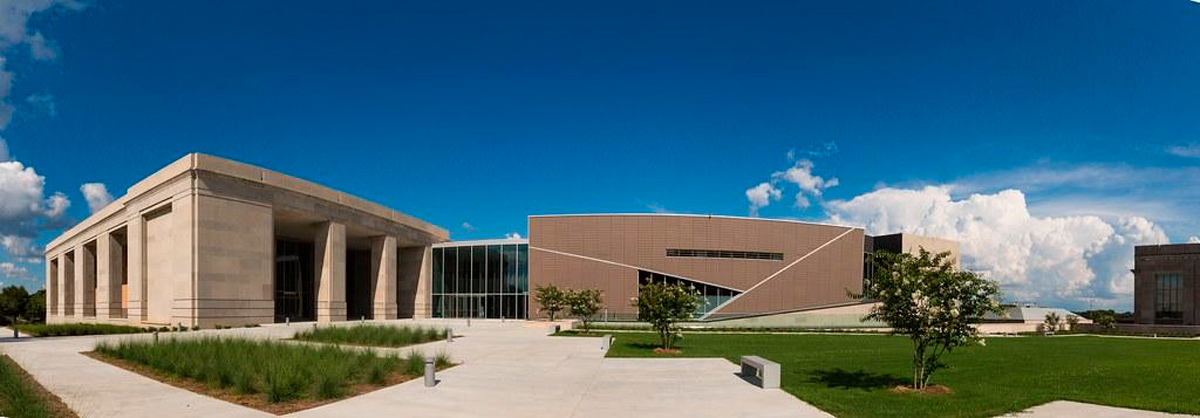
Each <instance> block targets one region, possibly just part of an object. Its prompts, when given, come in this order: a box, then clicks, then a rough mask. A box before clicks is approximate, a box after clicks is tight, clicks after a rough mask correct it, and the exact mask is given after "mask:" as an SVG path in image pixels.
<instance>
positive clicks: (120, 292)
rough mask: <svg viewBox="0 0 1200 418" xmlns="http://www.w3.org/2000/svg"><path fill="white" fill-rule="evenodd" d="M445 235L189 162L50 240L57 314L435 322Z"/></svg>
mask: <svg viewBox="0 0 1200 418" xmlns="http://www.w3.org/2000/svg"><path fill="white" fill-rule="evenodd" d="M448 238H449V234H448V232H447V231H446V230H444V229H442V228H439V227H436V226H434V225H431V224H429V223H427V222H424V221H422V220H420V219H416V218H413V217H411V216H408V215H405V214H403V213H400V212H397V211H395V210H392V209H388V208H386V207H383V206H381V205H379V204H376V203H373V202H369V201H366V200H363V199H360V198H357V197H355V196H351V195H349V194H346V193H343V192H339V191H337V190H332V189H329V188H327V187H323V186H320V185H317V184H315V183H311V182H308V181H304V180H301V179H297V178H294V177H291V176H287V175H284V174H281V173H277V172H274V171H271V170H266V169H262V168H258V167H254V166H251V165H247V164H242V163H239V162H235V161H230V160H226V159H222V158H217V157H213V156H209V155H204V154H189V155H186V156H184V157H183V158H180V159H179V160H177V161H175V162H173V163H171V164H170V165H168V166H166V167H165V168H163V169H161V170H159V171H158V172H156V173H154V174H153V175H151V176H150V177H148V178H146V179H144V180H142V181H140V182H138V183H137V184H134V185H133V186H132V187H130V188H129V189H128V191H127V192H126V194H125V195H124V196H122V197H120V198H118V199H117V200H116V201H114V202H113V203H112V204H110V205H108V206H107V207H105V208H103V209H101V210H99V211H97V212H96V213H95V214H93V215H92V216H90V217H88V218H87V219H85V220H83V222H80V223H79V224H78V225H76V226H74V227H72V228H71V229H69V230H67V231H66V232H64V233H63V234H62V235H61V236H59V237H57V238H55V239H54V240H53V241H51V242H50V243H49V244H47V246H46V252H45V256H46V264H45V265H46V289H47V299H48V300H47V304H46V308H47V316H46V317H47V320H48V322H52V323H61V322H99V323H114V324H129V325H178V324H183V325H185V326H201V327H205V328H208V327H212V326H215V325H235V326H236V325H244V324H258V323H269V322H285V321H320V322H328V321H343V320H346V319H348V318H350V319H359V318H369V319H391V318H398V317H399V318H405V317H427V316H429V314H430V309H429V298H430V290H429V289H428V286H429V282H430V271H431V269H430V264H431V252H432V251H431V245H432V244H434V243H438V242H443V241H446V240H448Z"/></svg>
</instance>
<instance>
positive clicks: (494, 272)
mask: <svg viewBox="0 0 1200 418" xmlns="http://www.w3.org/2000/svg"><path fill="white" fill-rule="evenodd" d="M528 248H529V245H528V244H524V243H521V244H491V245H462V246H445V247H437V248H434V249H433V292H432V296H433V298H432V301H433V309H432V314H433V316H434V317H435V318H465V317H471V318H525V317H526V315H527V312H526V307H525V303H527V300H528V298H527V295H528V290H527V289H528V284H527V283H528V281H527V278H526V277H525V275H526V272H527V271H528V267H527V266H526V263H527V262H528V261H527V260H526V254H528Z"/></svg>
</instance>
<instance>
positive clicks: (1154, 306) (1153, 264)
mask: <svg viewBox="0 0 1200 418" xmlns="http://www.w3.org/2000/svg"><path fill="white" fill-rule="evenodd" d="M1133 277H1134V290H1133V292H1134V302H1133V311H1134V312H1133V314H1134V318H1135V320H1136V321H1137V322H1138V323H1139V324H1183V325H1200V304H1198V303H1197V302H1198V301H1200V286H1197V280H1200V244H1171V245H1143V246H1138V247H1136V248H1134V269H1133Z"/></svg>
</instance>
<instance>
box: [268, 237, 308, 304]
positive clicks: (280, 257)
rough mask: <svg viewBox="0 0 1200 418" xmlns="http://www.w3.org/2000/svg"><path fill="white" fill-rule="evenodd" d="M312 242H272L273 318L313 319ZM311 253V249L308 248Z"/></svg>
mask: <svg viewBox="0 0 1200 418" xmlns="http://www.w3.org/2000/svg"><path fill="white" fill-rule="evenodd" d="M305 248H308V249H311V248H312V247H311V245H306V244H303V243H294V242H286V241H278V242H276V245H275V322H288V321H292V322H296V321H313V320H316V312H315V311H316V306H315V305H316V297H315V296H316V295H314V294H313V291H314V286H313V276H312V270H313V269H312V268H311V266H312V259H311V258H309V257H305V256H303V255H304V254H305V251H304V249H305ZM309 253H311V251H309Z"/></svg>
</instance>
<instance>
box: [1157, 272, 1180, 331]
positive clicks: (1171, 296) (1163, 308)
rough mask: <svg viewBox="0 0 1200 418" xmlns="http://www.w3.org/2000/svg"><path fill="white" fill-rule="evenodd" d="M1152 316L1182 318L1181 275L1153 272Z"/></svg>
mask: <svg viewBox="0 0 1200 418" xmlns="http://www.w3.org/2000/svg"><path fill="white" fill-rule="evenodd" d="M1154 282H1155V285H1156V286H1155V294H1154V318H1155V319H1168V320H1170V319H1178V320H1182V319H1183V276H1182V275H1179V274H1155V275H1154Z"/></svg>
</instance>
